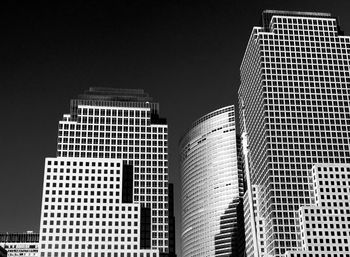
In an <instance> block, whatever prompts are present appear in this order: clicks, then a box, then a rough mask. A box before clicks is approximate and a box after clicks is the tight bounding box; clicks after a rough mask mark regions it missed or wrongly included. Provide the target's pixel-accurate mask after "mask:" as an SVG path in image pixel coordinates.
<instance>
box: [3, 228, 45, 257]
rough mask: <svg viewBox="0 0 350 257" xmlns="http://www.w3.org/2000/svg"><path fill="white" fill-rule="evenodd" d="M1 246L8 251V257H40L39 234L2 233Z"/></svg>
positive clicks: (30, 232)
mask: <svg viewBox="0 0 350 257" xmlns="http://www.w3.org/2000/svg"><path fill="white" fill-rule="evenodd" d="M0 246H2V247H3V248H4V249H5V250H6V251H7V257H19V256H23V257H38V256H39V253H38V249H39V233H34V232H32V231H27V232H25V233H1V234H0Z"/></svg>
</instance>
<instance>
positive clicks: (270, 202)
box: [239, 11, 350, 256]
mask: <svg viewBox="0 0 350 257" xmlns="http://www.w3.org/2000/svg"><path fill="white" fill-rule="evenodd" d="M349 62H350V37H348V36H344V35H343V32H342V31H341V30H340V27H339V23H338V21H337V18H335V17H333V16H332V15H331V14H328V13H304V12H285V11H264V12H263V14H262V23H261V26H259V27H254V28H253V31H252V33H251V36H250V38H249V41H248V45H247V48H246V52H245V54H244V58H243V61H242V64H241V68H240V69H241V85H240V88H239V98H240V124H241V129H242V132H246V133H247V134H248V136H249V148H250V149H249V164H250V173H251V174H250V177H251V183H252V185H253V186H256V188H257V189H258V192H256V193H257V198H256V199H257V201H258V202H257V206H258V207H257V210H258V212H259V213H258V218H259V219H260V220H262V223H263V224H264V225H263V226H264V228H263V232H264V235H263V237H264V238H265V242H264V250H265V251H266V256H283V255H284V254H285V253H286V252H287V251H300V250H302V249H303V238H302V231H301V228H300V208H301V207H303V206H310V205H314V204H315V197H314V196H315V191H314V185H313V180H312V174H311V169H312V167H313V165H316V164H345V163H350V151H349V139H350V127H349V126H350V125H349V124H350V123H349V121H350V112H349V111H350V110H349V99H350V73H349V67H350V66H349V64H350V63H349ZM243 111H244V114H245V115H243ZM244 116H245V120H246V131H243V127H244V126H243V117H244ZM255 229H256V228H255ZM264 256H265V255H264ZM342 256H343V255H342Z"/></svg>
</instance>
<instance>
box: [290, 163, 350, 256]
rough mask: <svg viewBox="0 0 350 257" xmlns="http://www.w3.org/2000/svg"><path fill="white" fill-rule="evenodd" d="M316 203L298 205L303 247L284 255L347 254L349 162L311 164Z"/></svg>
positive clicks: (349, 249)
mask: <svg viewBox="0 0 350 257" xmlns="http://www.w3.org/2000/svg"><path fill="white" fill-rule="evenodd" d="M312 180H313V186H314V202H315V204H313V205H309V206H303V207H301V208H300V209H299V224H300V231H301V239H302V251H290V252H287V253H286V257H304V256H305V257H349V256H350V165H349V164H321V165H320V164H318V165H314V167H313V168H312Z"/></svg>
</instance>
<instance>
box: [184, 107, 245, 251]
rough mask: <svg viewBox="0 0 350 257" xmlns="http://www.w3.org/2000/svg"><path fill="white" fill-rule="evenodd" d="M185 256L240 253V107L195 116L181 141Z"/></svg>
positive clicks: (241, 191)
mask: <svg viewBox="0 0 350 257" xmlns="http://www.w3.org/2000/svg"><path fill="white" fill-rule="evenodd" d="M180 168H181V174H182V235H181V238H182V256H184V257H193V256H238V254H239V251H240V250H241V243H240V240H242V239H243V238H242V236H241V235H240V234H239V231H240V229H239V224H238V222H237V219H239V216H240V215H239V204H240V201H241V197H242V195H243V177H242V174H241V169H240V168H239V165H238V154H237V144H236V125H235V110H234V106H227V107H223V108H221V109H218V110H216V111H213V112H211V113H209V114H207V115H204V116H203V117H201V118H200V119H198V120H197V121H195V122H194V123H193V124H192V126H191V127H190V129H189V130H188V131H187V133H186V134H185V135H184V136H183V138H182V139H181V141H180Z"/></svg>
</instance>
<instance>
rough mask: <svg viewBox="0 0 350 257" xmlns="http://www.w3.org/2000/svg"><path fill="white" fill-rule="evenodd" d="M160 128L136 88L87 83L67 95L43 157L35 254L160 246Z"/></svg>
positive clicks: (163, 228)
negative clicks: (66, 109) (67, 105)
mask: <svg viewBox="0 0 350 257" xmlns="http://www.w3.org/2000/svg"><path fill="white" fill-rule="evenodd" d="M167 130H168V126H167V124H166V122H165V120H164V119H160V118H159V116H158V103H154V102H152V99H151V98H150V97H149V96H148V95H147V94H146V93H144V92H143V90H123V89H106V88H90V90H89V91H87V92H85V93H84V94H83V95H80V96H79V97H78V99H75V100H72V101H71V110H70V114H66V115H64V116H63V120H62V121H60V122H59V132H58V146H57V157H54V158H46V162H45V178H44V189H43V200H42V213H41V224H40V225H41V227H40V248H39V251H40V255H41V257H112V256H113V257H117V256H118V257H119V256H120V257H123V256H125V257H129V256H130V257H134V256H138V257H139V256H140V257H142V256H144V257H149V256H152V257H153V256H160V255H162V254H166V253H168V245H169V241H168V237H169V235H168V229H169V228H168V161H167V160H168V150H167V148H168V146H167V145H168V144H167ZM172 238H173V237H172Z"/></svg>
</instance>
